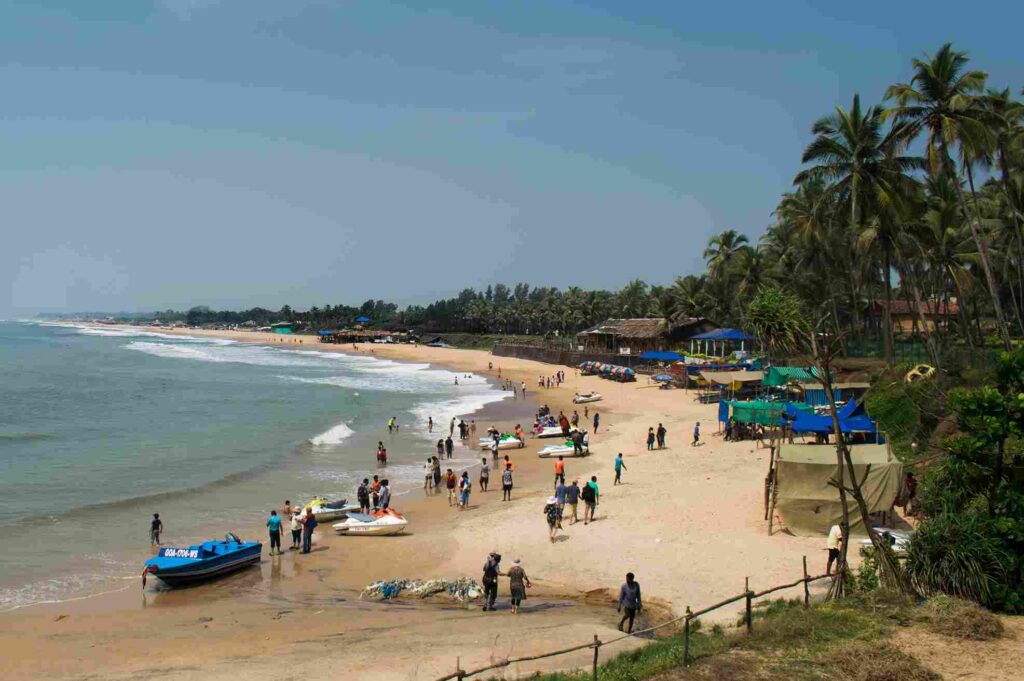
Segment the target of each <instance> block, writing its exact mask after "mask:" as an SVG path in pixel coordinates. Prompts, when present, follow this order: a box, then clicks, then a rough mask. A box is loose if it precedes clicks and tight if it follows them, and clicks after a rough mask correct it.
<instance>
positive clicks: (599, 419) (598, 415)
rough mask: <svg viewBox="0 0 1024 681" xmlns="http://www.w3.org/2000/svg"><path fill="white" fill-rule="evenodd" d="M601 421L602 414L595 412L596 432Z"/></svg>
mask: <svg viewBox="0 0 1024 681" xmlns="http://www.w3.org/2000/svg"><path fill="white" fill-rule="evenodd" d="M600 423H601V415H600V414H598V413H597V412H596V411H595V412H594V432H595V433H596V432H597V427H598V425H600Z"/></svg>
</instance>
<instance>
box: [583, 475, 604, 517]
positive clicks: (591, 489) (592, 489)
mask: <svg viewBox="0 0 1024 681" xmlns="http://www.w3.org/2000/svg"><path fill="white" fill-rule="evenodd" d="M600 494H601V490H600V489H599V488H598V486H597V476H596V475H592V476H591V477H590V482H588V483H587V484H586V485H585V486H584V487H583V492H582V493H581V496H582V497H583V524H584V525H586V524H587V523H592V522H594V514H595V513H596V512H597V502H598V499H599V498H600Z"/></svg>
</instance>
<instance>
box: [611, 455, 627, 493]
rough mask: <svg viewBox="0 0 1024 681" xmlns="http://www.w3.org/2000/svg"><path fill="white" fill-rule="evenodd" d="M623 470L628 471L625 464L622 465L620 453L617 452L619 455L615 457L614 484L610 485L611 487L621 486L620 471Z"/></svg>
mask: <svg viewBox="0 0 1024 681" xmlns="http://www.w3.org/2000/svg"><path fill="white" fill-rule="evenodd" d="M623 470H627V471H628V470H629V469H628V468H626V464H625V463H623V461H622V452H619V455H618V456H616V457H615V482H613V483H612V484H613V485H621V484H622V471H623Z"/></svg>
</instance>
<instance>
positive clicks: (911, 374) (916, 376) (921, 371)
mask: <svg viewBox="0 0 1024 681" xmlns="http://www.w3.org/2000/svg"><path fill="white" fill-rule="evenodd" d="M934 375H935V367H933V366H929V365H927V364H918V365H917V366H916V367H914V368H913V369H911V370H910V371H908V372H907V375H906V376H905V377H904V379H903V380H904V381H906V382H907V383H914V382H915V381H922V380H924V379H926V378H931V377H932V376H934Z"/></svg>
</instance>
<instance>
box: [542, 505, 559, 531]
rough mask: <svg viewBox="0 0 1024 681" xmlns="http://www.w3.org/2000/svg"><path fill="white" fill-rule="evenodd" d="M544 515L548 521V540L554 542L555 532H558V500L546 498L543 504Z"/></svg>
mask: <svg viewBox="0 0 1024 681" xmlns="http://www.w3.org/2000/svg"><path fill="white" fill-rule="evenodd" d="M544 515H545V516H546V517H547V521H548V539H550V540H551V541H555V532H557V531H558V499H556V498H555V497H548V500H547V503H546V504H544Z"/></svg>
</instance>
